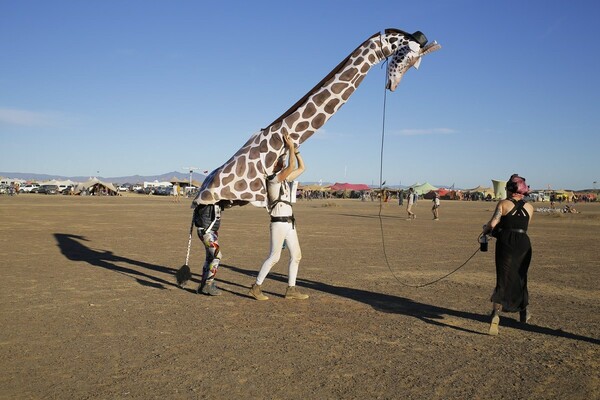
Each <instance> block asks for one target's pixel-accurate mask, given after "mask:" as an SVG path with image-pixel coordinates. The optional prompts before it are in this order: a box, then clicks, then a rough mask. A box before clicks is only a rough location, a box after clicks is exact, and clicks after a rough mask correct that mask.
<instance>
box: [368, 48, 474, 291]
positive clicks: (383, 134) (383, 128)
mask: <svg viewBox="0 0 600 400" xmlns="http://www.w3.org/2000/svg"><path fill="white" fill-rule="evenodd" d="M386 62H387V59H386ZM384 77H385V78H386V79H387V76H386V75H385V74H384ZM386 105H387V90H386V89H385V85H384V88H383V117H382V126H381V152H380V154H379V214H378V217H379V227H380V229H381V245H382V247H383V257H384V259H385V264H386V265H387V267H388V269H389V270H390V273H391V274H392V276H393V277H394V278H395V279H396V281H398V283H400V284H401V285H402V286H407V287H411V288H422V287H425V286H429V285H433V284H434V283H437V282H439V281H441V280H442V279H445V278H447V277H449V276H450V275H452V274H454V273H455V272H457V271H458V270H459V269H461V268H462V267H464V266H465V265H467V263H468V262H469V261H471V259H472V258H473V257H475V254H477V253H478V252H479V247H477V250H475V252H474V253H473V254H472V255H471V256H470V257H469V258H467V260H466V261H465V262H464V263H462V264H461V265H460V266H459V267H458V268H456V269H454V270H453V271H451V272H449V273H447V274H446V275H444V276H442V277H441V278H438V279H435V280H433V281H431V282H427V283H423V284H420V285H411V284H408V283H406V282H403V281H401V280H400V279H399V278H398V277H397V276H396V274H395V273H394V271H393V270H392V267H391V266H390V263H389V260H388V256H387V252H386V249H385V235H384V234H383V220H382V219H381V211H382V208H383V183H382V182H383V148H384V140H385V111H386Z"/></svg>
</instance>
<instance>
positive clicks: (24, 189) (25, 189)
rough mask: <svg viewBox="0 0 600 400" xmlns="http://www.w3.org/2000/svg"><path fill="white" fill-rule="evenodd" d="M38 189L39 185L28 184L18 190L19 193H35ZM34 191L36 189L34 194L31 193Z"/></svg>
mask: <svg viewBox="0 0 600 400" xmlns="http://www.w3.org/2000/svg"><path fill="white" fill-rule="evenodd" d="M39 188H40V185H39V183H28V184H26V185H23V186H21V187H20V188H19V193H37V189H39ZM34 189H36V190H35V192H34V191H33V190H34Z"/></svg>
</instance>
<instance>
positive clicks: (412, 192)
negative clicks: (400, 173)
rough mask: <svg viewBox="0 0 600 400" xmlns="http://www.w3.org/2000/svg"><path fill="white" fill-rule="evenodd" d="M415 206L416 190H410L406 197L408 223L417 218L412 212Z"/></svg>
mask: <svg viewBox="0 0 600 400" xmlns="http://www.w3.org/2000/svg"><path fill="white" fill-rule="evenodd" d="M414 204H415V190H414V189H413V188H410V189H408V195H407V196H406V213H407V214H408V218H406V220H407V221H410V220H413V219H415V218H417V216H416V215H415V213H414V212H412V208H413V205H414Z"/></svg>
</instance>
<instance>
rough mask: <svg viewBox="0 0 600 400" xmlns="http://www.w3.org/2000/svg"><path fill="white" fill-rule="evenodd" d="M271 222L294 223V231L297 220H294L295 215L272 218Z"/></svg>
mask: <svg viewBox="0 0 600 400" xmlns="http://www.w3.org/2000/svg"><path fill="white" fill-rule="evenodd" d="M271 222H291V223H292V229H294V228H295V227H296V218H294V216H293V215H290V216H289V217H273V216H272V217H271Z"/></svg>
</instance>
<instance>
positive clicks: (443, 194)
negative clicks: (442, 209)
mask: <svg viewBox="0 0 600 400" xmlns="http://www.w3.org/2000/svg"><path fill="white" fill-rule="evenodd" d="M436 193H437V194H439V195H440V198H441V199H448V200H453V199H454V197H455V195H456V192H454V191H453V190H450V189H445V188H439V189H437V190H430V191H429V192H427V194H425V195H423V198H424V199H428V200H431V199H433V198H434V197H435V194H436Z"/></svg>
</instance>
